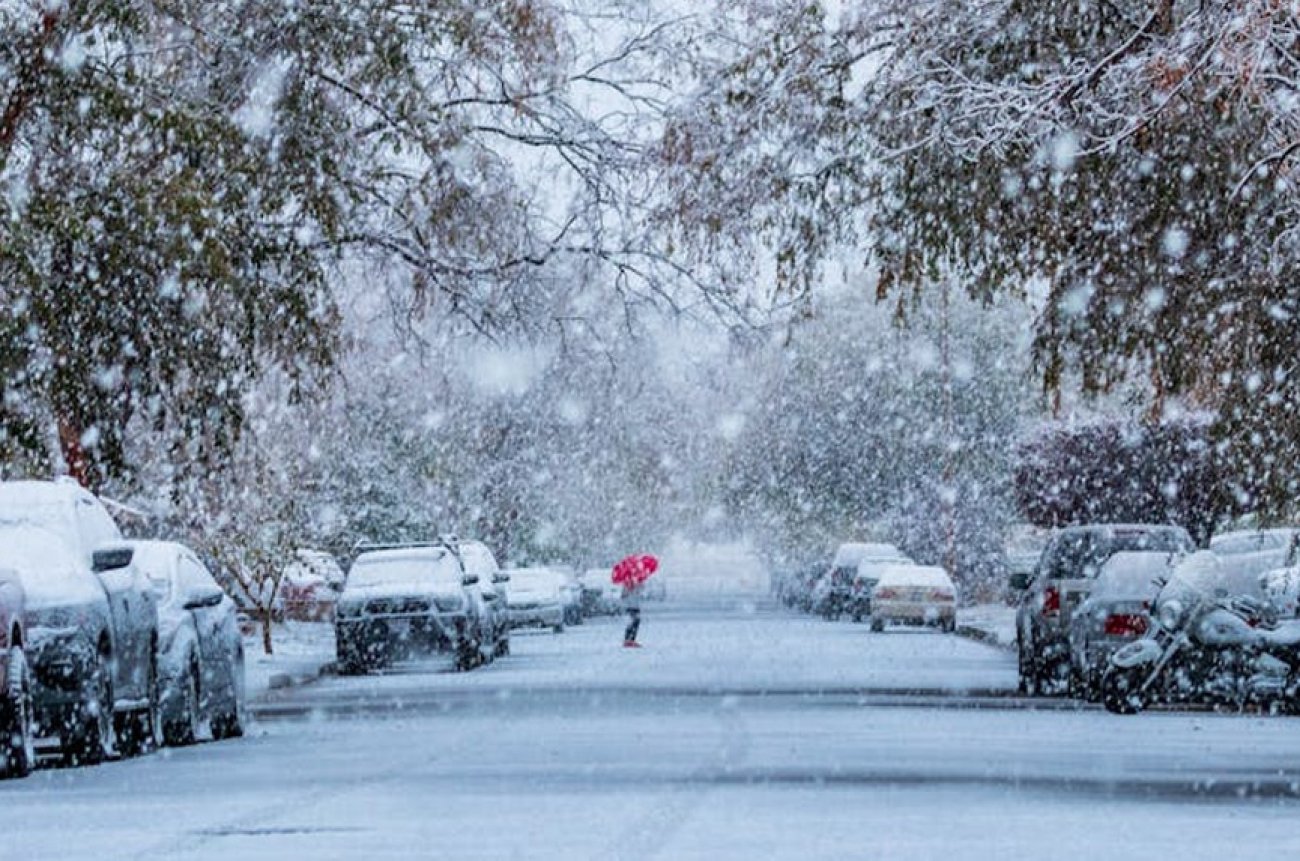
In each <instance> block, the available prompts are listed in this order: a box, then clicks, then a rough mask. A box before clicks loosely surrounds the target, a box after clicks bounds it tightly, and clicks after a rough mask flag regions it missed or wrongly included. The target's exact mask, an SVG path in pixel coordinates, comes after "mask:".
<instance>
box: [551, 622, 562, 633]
mask: <svg viewBox="0 0 1300 861" xmlns="http://www.w3.org/2000/svg"><path fill="white" fill-rule="evenodd" d="M551 630H552V631H554V632H555V633H557V634H563V633H564V623H563V622H561V623H560V624H558V625H555V626H553V627H552V628H551Z"/></svg>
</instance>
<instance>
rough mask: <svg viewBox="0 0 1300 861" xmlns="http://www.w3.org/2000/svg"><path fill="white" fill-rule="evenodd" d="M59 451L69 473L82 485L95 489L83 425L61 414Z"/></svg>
mask: <svg viewBox="0 0 1300 861" xmlns="http://www.w3.org/2000/svg"><path fill="white" fill-rule="evenodd" d="M59 451H60V452H61V453H62V454H63V463H64V465H65V466H66V467H67V468H68V475H70V476H71V477H72V478H74V479H76V481H77V483H78V484H80V485H81V486H82V487H84V488H86V489H88V490H91V491H93V490H95V488H93V487H91V486H90V462H89V461H88V460H87V459H86V449H85V447H84V446H82V444H81V425H80V423H78V422H76V421H73V420H72V419H70V418H68V417H67V416H66V415H61V416H59Z"/></svg>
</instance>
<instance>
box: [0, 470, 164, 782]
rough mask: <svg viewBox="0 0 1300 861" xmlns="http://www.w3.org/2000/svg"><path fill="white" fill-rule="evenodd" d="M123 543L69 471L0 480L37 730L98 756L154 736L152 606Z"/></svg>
mask: <svg viewBox="0 0 1300 861" xmlns="http://www.w3.org/2000/svg"><path fill="white" fill-rule="evenodd" d="M133 555H134V554H133V551H132V549H131V548H130V547H129V546H127V545H126V544H125V543H124V542H123V539H122V534H121V532H120V531H119V530H118V527H117V524H116V523H115V522H114V521H113V518H112V517H111V516H110V515H109V513H108V511H107V510H106V509H105V507H104V505H103V503H101V502H100V501H99V500H98V499H97V498H96V497H95V496H93V495H92V494H90V493H89V492H88V491H86V490H85V489H84V488H82V487H80V486H79V485H77V484H76V483H75V482H71V481H57V482H43V481H13V482H2V483H0V567H5V568H9V569H12V570H16V571H17V572H18V573H19V576H20V577H21V579H22V584H23V590H24V592H25V594H26V599H27V607H26V614H27V619H26V623H27V642H26V656H25V657H26V659H27V663H28V665H29V668H30V671H31V680H32V686H31V690H32V701H33V708H34V714H35V722H36V729H37V735H38V736H57V737H58V739H59V743H60V746H61V748H62V751H63V754H64V756H65V758H66V759H68V760H69V761H73V762H83V763H84V762H98V761H100V760H102V759H104V758H105V757H106V756H109V755H111V754H113V753H114V752H115V751H120V752H122V753H125V754H131V753H136V752H139V751H141V750H144V749H146V748H148V747H151V746H153V745H154V744H156V743H157V740H158V738H159V735H160V727H159V709H158V699H159V683H158V662H157V646H158V612H157V602H156V601H155V599H154V596H153V592H152V590H151V589H150V588H149V581H148V579H147V578H146V577H145V576H144V574H142V573H141V572H140V570H139V569H138V568H137V567H136V566H135V565H134V564H133V562H132V558H133Z"/></svg>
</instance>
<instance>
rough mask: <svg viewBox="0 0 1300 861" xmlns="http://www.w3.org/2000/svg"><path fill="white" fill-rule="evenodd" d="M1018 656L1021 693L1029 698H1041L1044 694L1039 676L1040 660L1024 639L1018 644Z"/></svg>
mask: <svg viewBox="0 0 1300 861" xmlns="http://www.w3.org/2000/svg"><path fill="white" fill-rule="evenodd" d="M1016 655H1017V658H1018V660H1017V674H1018V676H1019V682H1020V693H1022V694H1024V695H1025V696H1029V697H1036V696H1039V695H1040V694H1042V692H1043V680H1042V677H1041V676H1040V675H1039V669H1038V659H1037V658H1035V657H1034V655H1033V651H1032V646H1030V645H1029V644H1027V643H1025V641H1024V638H1020V640H1019V642H1018V644H1017V648H1016Z"/></svg>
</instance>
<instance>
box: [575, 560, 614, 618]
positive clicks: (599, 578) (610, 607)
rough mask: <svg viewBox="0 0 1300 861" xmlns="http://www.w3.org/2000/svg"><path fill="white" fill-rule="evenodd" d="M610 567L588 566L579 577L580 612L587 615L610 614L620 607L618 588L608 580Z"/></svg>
mask: <svg viewBox="0 0 1300 861" xmlns="http://www.w3.org/2000/svg"><path fill="white" fill-rule="evenodd" d="M609 577H610V569H608V568H588V569H587V570H586V571H585V572H583V575H582V577H581V582H582V612H583V613H584V614H585V615H587V616H610V615H614V614H616V613H618V612H619V611H620V610H621V609H622V597H621V594H620V591H619V588H618V587H617V586H615V585H614V584H613V583H612V582H610V579H609Z"/></svg>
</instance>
